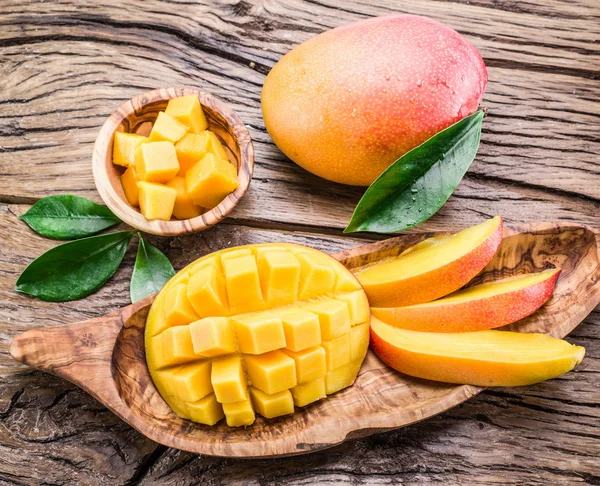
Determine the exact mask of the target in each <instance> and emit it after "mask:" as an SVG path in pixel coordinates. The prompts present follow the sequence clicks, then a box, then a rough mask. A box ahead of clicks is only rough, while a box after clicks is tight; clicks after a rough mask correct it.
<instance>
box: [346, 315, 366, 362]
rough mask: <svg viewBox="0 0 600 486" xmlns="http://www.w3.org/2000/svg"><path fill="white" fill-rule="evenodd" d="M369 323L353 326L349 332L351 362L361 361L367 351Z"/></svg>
mask: <svg viewBox="0 0 600 486" xmlns="http://www.w3.org/2000/svg"><path fill="white" fill-rule="evenodd" d="M369 339H370V333H369V323H368V322H365V323H364V324H360V325H358V326H354V327H353V328H352V329H351V330H350V359H351V360H352V361H357V360H361V361H362V360H363V359H365V356H366V354H367V350H368V349H369Z"/></svg>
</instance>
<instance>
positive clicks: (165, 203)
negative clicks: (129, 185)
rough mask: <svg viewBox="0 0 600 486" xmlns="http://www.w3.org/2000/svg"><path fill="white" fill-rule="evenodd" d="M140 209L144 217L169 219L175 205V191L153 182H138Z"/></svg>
mask: <svg viewBox="0 0 600 486" xmlns="http://www.w3.org/2000/svg"><path fill="white" fill-rule="evenodd" d="M138 189H139V198H140V201H139V202H140V211H141V213H142V214H143V215H144V217H145V218H146V219H149V220H154V219H160V220H163V221H169V220H170V219H171V215H172V214H173V208H174V207H175V200H176V199H177V191H176V190H175V189H173V188H172V187H167V186H165V185H163V184H155V183H153V182H138Z"/></svg>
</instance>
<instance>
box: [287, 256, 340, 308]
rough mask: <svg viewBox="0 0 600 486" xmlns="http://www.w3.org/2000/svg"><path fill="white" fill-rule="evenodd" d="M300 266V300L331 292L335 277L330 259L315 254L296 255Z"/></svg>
mask: <svg viewBox="0 0 600 486" xmlns="http://www.w3.org/2000/svg"><path fill="white" fill-rule="evenodd" d="M296 256H297V257H298V260H299V261H300V265H301V266H302V276H301V278H300V295H299V298H300V300H306V299H309V298H311V297H315V296H317V295H321V294H325V293H327V292H328V291H331V290H332V289H333V287H334V286H335V282H336V275H335V271H334V269H333V266H332V264H331V262H330V261H329V259H330V257H328V256H326V255H321V254H315V253H298V254H297V255H296Z"/></svg>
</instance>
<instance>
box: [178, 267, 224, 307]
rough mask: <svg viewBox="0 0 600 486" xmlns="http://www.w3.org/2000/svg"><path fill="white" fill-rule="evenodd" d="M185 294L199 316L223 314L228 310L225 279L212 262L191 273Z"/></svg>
mask: <svg viewBox="0 0 600 486" xmlns="http://www.w3.org/2000/svg"><path fill="white" fill-rule="evenodd" d="M211 263H212V262H211ZM187 296H188V299H189V301H190V304H192V307H193V308H194V310H195V311H196V313H197V314H198V315H199V316H200V317H208V316H224V315H227V314H228V312H229V309H228V308H227V294H226V291H225V281H224V280H223V276H222V275H221V272H220V271H219V269H218V268H217V266H216V265H215V264H214V263H212V264H207V265H206V266H203V267H202V268H199V269H198V270H197V271H196V272H195V273H193V274H192V276H191V277H190V280H189V281H188V287H187Z"/></svg>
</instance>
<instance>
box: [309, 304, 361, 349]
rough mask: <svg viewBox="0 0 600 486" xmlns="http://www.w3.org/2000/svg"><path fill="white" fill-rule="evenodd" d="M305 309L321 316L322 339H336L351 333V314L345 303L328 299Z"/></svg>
mask: <svg viewBox="0 0 600 486" xmlns="http://www.w3.org/2000/svg"><path fill="white" fill-rule="evenodd" d="M304 307H305V309H308V310H309V311H311V312H314V313H315V314H317V315H318V316H319V323H320V325H321V338H322V339H325V340H330V339H335V338H336V337H338V336H341V335H343V334H346V333H348V332H350V327H351V326H350V312H349V310H348V306H347V305H346V303H345V302H340V301H339V300H334V299H328V300H321V301H319V302H313V303H309V304H306V305H305V306H304Z"/></svg>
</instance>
